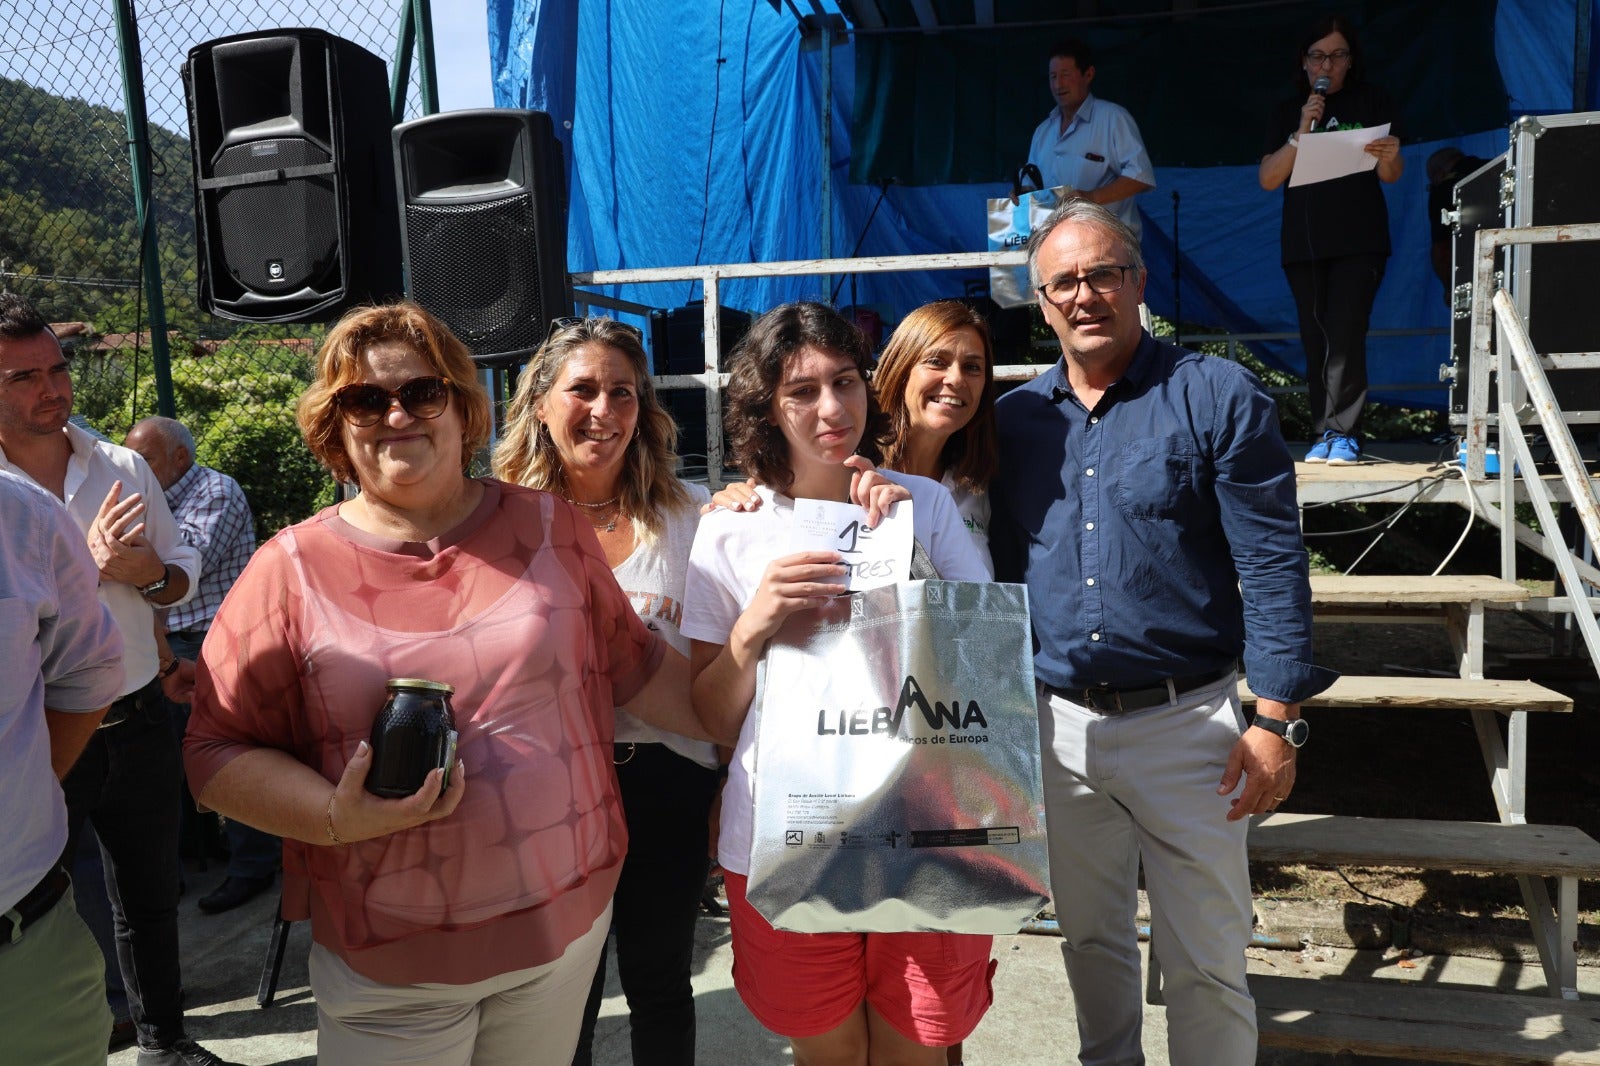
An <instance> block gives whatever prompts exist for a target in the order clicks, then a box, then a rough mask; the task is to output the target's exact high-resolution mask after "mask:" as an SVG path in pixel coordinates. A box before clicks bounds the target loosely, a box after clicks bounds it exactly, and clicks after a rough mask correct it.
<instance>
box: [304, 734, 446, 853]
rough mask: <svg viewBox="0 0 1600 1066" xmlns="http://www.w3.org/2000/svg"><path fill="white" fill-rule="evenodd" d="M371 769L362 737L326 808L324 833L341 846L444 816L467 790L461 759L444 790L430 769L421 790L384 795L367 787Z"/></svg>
mask: <svg viewBox="0 0 1600 1066" xmlns="http://www.w3.org/2000/svg"><path fill="white" fill-rule="evenodd" d="M371 769H372V746H371V745H370V744H368V743H367V742H366V741H364V740H363V741H362V742H361V744H360V745H359V746H358V747H357V748H356V753H355V755H354V756H353V757H351V759H350V761H349V762H348V763H347V764H345V768H344V773H343V774H342V775H341V776H340V778H339V783H338V785H336V786H335V787H334V790H333V798H332V800H331V801H330V803H329V806H328V825H327V828H328V831H329V834H330V835H331V836H332V837H334V838H335V839H337V841H338V842H339V843H341V844H354V843H355V842H357V841H360V840H371V839H372V838H374V837H381V836H388V835H389V834H390V833H398V832H399V831H400V830H402V829H410V828H411V827H413V826H418V825H421V824H423V823H424V822H436V821H438V820H439V819H440V818H446V817H448V816H449V815H451V814H452V813H454V812H455V809H456V807H458V806H459V805H460V804H461V797H462V796H463V795H464V794H465V793H466V789H467V768H466V764H465V763H463V762H462V761H461V760H460V759H457V760H456V765H455V769H454V770H453V771H452V772H451V774H450V787H449V788H444V787H443V784H444V771H443V770H430V771H429V772H428V776H427V777H425V778H423V780H422V787H421V788H419V789H417V791H416V792H414V793H412V794H411V795H409V796H405V797H402V798H400V799H386V798H385V797H383V796H374V795H373V794H372V793H370V792H368V791H367V788H366V784H367V773H368V772H369V771H370V770H371ZM332 842H333V841H332V840H330V841H329V843H332Z"/></svg>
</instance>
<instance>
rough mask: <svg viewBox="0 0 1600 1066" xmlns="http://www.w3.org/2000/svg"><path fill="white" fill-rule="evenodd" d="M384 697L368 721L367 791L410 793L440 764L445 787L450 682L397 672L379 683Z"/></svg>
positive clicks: (451, 748) (451, 741)
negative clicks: (371, 720)
mask: <svg viewBox="0 0 1600 1066" xmlns="http://www.w3.org/2000/svg"><path fill="white" fill-rule="evenodd" d="M384 687H385V688H386V689H387V690H388V693H389V698H388V699H387V700H385V701H384V704H383V708H382V710H380V711H379V712H378V717H377V718H376V719H375V720H374V721H373V723H372V738H371V743H372V769H371V770H370V771H369V772H368V773H367V791H368V792H371V793H372V794H373V795H375V796H389V797H397V796H410V795H413V794H414V793H415V792H416V791H417V789H419V788H421V787H422V782H423V781H424V780H425V779H426V778H427V776H428V772H429V771H430V770H432V769H434V768H435V767H440V766H442V767H444V773H445V778H444V787H445V788H449V787H450V770H451V768H452V767H453V766H455V762H456V735H457V734H456V716H455V712H454V711H453V710H452V709H451V707H450V697H451V696H452V695H453V694H454V693H455V686H453V685H447V684H445V683H444V682H442V681H425V680H422V679H421V678H416V677H396V678H392V679H390V681H389V682H388V683H387V684H386V685H385V686H384Z"/></svg>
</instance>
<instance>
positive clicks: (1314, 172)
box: [1289, 122, 1389, 185]
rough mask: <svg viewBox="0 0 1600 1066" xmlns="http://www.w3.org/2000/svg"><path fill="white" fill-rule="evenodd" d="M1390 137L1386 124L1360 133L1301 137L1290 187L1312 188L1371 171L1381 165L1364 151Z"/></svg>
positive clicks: (1332, 132) (1307, 134)
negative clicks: (1315, 184) (1376, 141)
mask: <svg viewBox="0 0 1600 1066" xmlns="http://www.w3.org/2000/svg"><path fill="white" fill-rule="evenodd" d="M1387 136H1389V124H1388V123H1387V122H1385V123H1384V124H1383V125H1381V126H1370V127H1368V128H1366V129H1359V130H1327V131H1326V132H1323V133H1302V134H1301V135H1300V147H1299V148H1298V149H1296V151H1295V154H1294V172H1293V173H1291V174H1290V175H1289V184H1290V185H1310V184H1311V183H1313V182H1318V181H1331V180H1332V179H1334V178H1342V177H1344V176H1345V175H1346V174H1360V173H1361V172H1362V171H1364V170H1371V169H1372V168H1373V167H1375V166H1377V165H1378V157H1377V156H1371V155H1368V154H1367V153H1366V152H1365V151H1364V149H1365V148H1366V146H1367V145H1369V144H1371V143H1372V142H1373V141H1375V140H1377V139H1378V138H1379V137H1387Z"/></svg>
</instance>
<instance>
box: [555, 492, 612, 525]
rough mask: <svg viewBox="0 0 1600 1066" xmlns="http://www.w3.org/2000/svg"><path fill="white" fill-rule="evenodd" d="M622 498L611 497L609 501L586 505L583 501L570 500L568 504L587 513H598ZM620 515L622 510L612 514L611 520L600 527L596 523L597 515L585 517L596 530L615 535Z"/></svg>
mask: <svg viewBox="0 0 1600 1066" xmlns="http://www.w3.org/2000/svg"><path fill="white" fill-rule="evenodd" d="M621 498H622V497H621V495H620V494H619V495H616V496H613V497H611V499H609V500H601V501H600V502H599V503H584V502H583V501H582V500H568V501H567V502H568V503H570V504H572V506H574V507H582V508H583V509H584V510H586V511H598V510H600V509H602V508H605V507H610V506H611V505H612V504H614V503H616V502H617V501H618V500H619V499H621ZM620 514H621V512H620V510H618V511H613V512H612V513H611V520H610V521H609V522H607V523H606V524H605V525H600V524H599V523H597V522H596V521H595V519H596V518H597V517H598V516H597V515H593V514H588V515H585V516H584V517H585V518H587V519H588V520H589V524H590V525H591V526H594V528H595V529H597V530H600V531H601V532H603V533H615V532H616V531H617V518H618V517H619V516H620Z"/></svg>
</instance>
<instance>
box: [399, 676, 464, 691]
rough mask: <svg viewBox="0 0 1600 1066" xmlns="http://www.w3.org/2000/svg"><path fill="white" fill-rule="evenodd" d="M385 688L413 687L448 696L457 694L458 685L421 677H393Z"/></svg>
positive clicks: (416, 689)
mask: <svg viewBox="0 0 1600 1066" xmlns="http://www.w3.org/2000/svg"><path fill="white" fill-rule="evenodd" d="M384 688H391V689H395V688H402V689H411V690H413V691H420V692H443V693H444V694H445V695H447V696H453V695H455V691H456V687H455V686H454V685H447V684H445V683H444V682H443V681H428V680H425V679H423V678H420V677H391V678H390V679H389V680H388V681H387V682H385V683H384Z"/></svg>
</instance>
